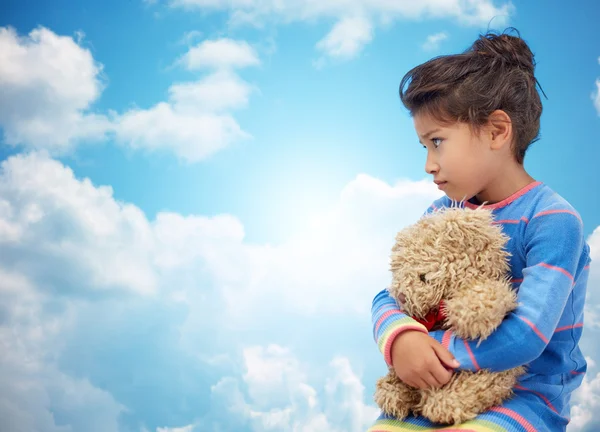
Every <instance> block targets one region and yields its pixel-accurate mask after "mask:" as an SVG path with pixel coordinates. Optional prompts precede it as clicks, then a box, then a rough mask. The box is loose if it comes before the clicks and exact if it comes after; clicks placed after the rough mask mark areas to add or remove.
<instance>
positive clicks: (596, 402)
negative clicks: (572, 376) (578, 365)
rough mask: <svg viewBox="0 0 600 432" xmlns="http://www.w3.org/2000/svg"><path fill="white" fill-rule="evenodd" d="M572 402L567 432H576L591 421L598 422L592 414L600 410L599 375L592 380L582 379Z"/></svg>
mask: <svg viewBox="0 0 600 432" xmlns="http://www.w3.org/2000/svg"><path fill="white" fill-rule="evenodd" d="M573 401H574V405H573V408H572V412H571V422H570V423H569V432H578V431H581V430H583V429H584V427H585V426H586V425H588V424H589V423H590V422H591V421H592V420H596V421H597V420H598V418H594V413H597V412H598V409H600V373H598V374H597V375H596V376H595V377H592V378H589V377H586V378H584V380H583V383H582V385H581V387H580V388H579V389H578V390H577V392H576V393H575V395H574V398H573Z"/></svg>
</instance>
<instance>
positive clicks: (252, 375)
mask: <svg viewBox="0 0 600 432" xmlns="http://www.w3.org/2000/svg"><path fill="white" fill-rule="evenodd" d="M244 359H245V362H244V365H245V369H246V374H245V375H244V376H243V384H244V387H246V388H247V390H248V395H249V396H248V398H246V397H245V396H244V394H243V393H242V392H241V390H240V388H239V384H240V381H238V380H236V379H235V378H232V377H226V378H223V379H222V380H221V381H220V382H219V383H218V384H216V385H215V386H213V395H214V396H215V397H216V398H218V399H219V400H220V402H221V404H222V405H224V406H229V407H230V412H229V415H235V416H236V417H237V418H238V421H241V422H244V421H246V422H247V423H248V424H249V425H251V427H252V428H253V430H255V431H261V432H262V431H278V432H279V431H292V430H294V431H305V432H319V431H324V430H328V431H336V432H342V431H345V432H354V431H357V432H358V431H363V430H365V429H366V428H367V427H369V426H370V425H371V424H372V423H373V421H374V420H375V418H376V417H377V415H378V412H379V411H378V409H377V408H376V407H375V406H373V405H368V404H365V402H364V398H365V394H364V386H363V385H362V384H361V382H360V378H359V377H358V376H357V375H356V374H355V373H354V371H353V370H352V368H351V366H350V363H349V361H348V359H346V358H343V357H337V358H334V359H333V360H332V361H331V362H330V363H329V371H330V373H331V376H329V377H328V378H327V380H326V382H325V385H324V389H323V391H322V395H323V401H321V400H320V398H319V392H318V391H317V390H316V389H315V388H314V387H313V386H312V385H310V384H309V377H308V374H307V370H306V368H307V367H306V366H303V365H302V364H301V363H300V361H298V359H297V358H296V357H295V356H294V355H293V354H292V353H291V351H290V350H288V349H286V348H283V347H280V346H277V345H270V346H267V347H263V346H255V347H249V348H246V349H245V350H244Z"/></svg>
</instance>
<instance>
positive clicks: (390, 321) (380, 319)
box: [371, 289, 428, 366]
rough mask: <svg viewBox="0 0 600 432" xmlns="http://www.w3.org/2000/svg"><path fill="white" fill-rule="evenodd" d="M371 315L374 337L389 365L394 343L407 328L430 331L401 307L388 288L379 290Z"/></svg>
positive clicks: (390, 364)
mask: <svg viewBox="0 0 600 432" xmlns="http://www.w3.org/2000/svg"><path fill="white" fill-rule="evenodd" d="M371 316H372V320H373V338H374V339H375V342H376V343H377V346H378V347H379V351H381V353H382V354H383V357H384V359H385V361H386V363H387V364H388V365H389V366H392V357H391V350H392V343H393V342H394V339H395V338H396V337H397V336H398V335H399V334H400V333H402V332H404V331H407V330H417V331H421V332H424V333H428V332H427V328H426V327H425V326H424V325H423V324H421V323H419V322H417V321H415V320H414V319H412V318H411V317H409V316H408V315H406V314H405V313H404V312H403V311H402V310H401V309H400V307H399V306H398V303H397V302H396V300H394V299H393V298H392V297H391V296H390V294H389V292H388V291H387V289H384V290H382V291H381V292H379V293H378V294H377V295H376V296H375V298H374V299H373V306H372V308H371Z"/></svg>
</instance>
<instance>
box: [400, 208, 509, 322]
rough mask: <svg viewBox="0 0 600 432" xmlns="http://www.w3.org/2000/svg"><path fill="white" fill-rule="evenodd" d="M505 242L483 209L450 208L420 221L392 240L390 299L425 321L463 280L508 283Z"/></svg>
mask: <svg viewBox="0 0 600 432" xmlns="http://www.w3.org/2000/svg"><path fill="white" fill-rule="evenodd" d="M507 241H508V237H507V236H506V235H504V234H503V233H502V230H501V227H500V226H498V225H496V224H493V215H492V213H491V212H490V211H489V210H487V209H485V208H482V207H480V208H477V209H475V210H471V209H468V208H461V207H451V208H445V209H441V210H438V211H435V212H433V213H431V214H429V215H426V216H423V217H422V218H421V219H419V220H418V221H417V222H416V223H415V224H413V225H410V226H408V227H406V228H404V229H403V230H401V231H400V232H399V233H398V234H397V235H396V243H395V245H394V246H393V248H392V255H391V271H392V283H391V285H390V288H389V291H390V295H391V296H392V297H394V298H395V299H396V300H397V301H401V302H402V303H403V306H404V310H405V312H406V313H407V314H408V315H410V316H413V317H416V318H421V319H423V318H425V317H426V315H427V314H428V313H430V312H431V311H434V310H437V308H438V307H439V305H440V302H441V301H442V300H448V299H451V298H452V296H453V295H454V294H455V293H456V292H457V291H458V290H457V289H456V288H457V287H458V286H459V285H460V284H461V283H464V282H465V281H474V280H476V281H481V282H485V281H486V280H489V279H493V280H498V279H501V278H506V275H507V273H508V270H509V266H508V260H507V257H508V256H509V253H508V252H507V251H506V250H505V249H504V246H505V245H506V242H507Z"/></svg>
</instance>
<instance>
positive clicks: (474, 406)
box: [375, 207, 525, 424]
mask: <svg viewBox="0 0 600 432" xmlns="http://www.w3.org/2000/svg"><path fill="white" fill-rule="evenodd" d="M492 222H493V217H492V214H491V212H490V211H489V210H486V209H484V208H478V209H476V210H470V209H463V208H459V207H452V208H447V209H443V210H439V211H437V212H434V213H432V214H430V215H428V216H424V217H423V218H421V219H420V220H419V221H417V222H416V223H415V224H414V225H411V226H409V227H407V228H405V229H403V230H402V231H400V232H399V233H398V234H397V236H396V244H395V245H394V247H393V248H392V256H391V271H392V283H391V286H390V288H389V291H390V295H391V296H392V297H394V298H395V299H396V300H397V301H398V299H399V295H400V294H403V295H404V297H405V302H404V310H405V312H406V313H407V314H408V315H410V316H413V317H417V318H424V317H425V316H426V315H427V313H428V312H430V311H431V310H434V309H436V308H437V307H438V305H439V304H440V301H441V300H444V302H445V315H446V319H445V321H444V322H443V323H442V325H441V327H442V328H445V329H451V330H452V331H453V332H454V334H456V335H457V336H458V337H461V338H464V339H469V340H479V341H482V340H484V339H486V338H487V337H488V336H489V335H490V334H491V333H492V332H493V331H494V330H495V329H496V328H497V327H498V326H499V325H500V323H501V322H502V320H503V319H504V317H505V316H506V314H507V313H509V312H510V311H511V310H513V309H515V308H516V306H517V299H516V294H515V292H514V290H513V289H512V287H511V284H510V280H509V277H508V272H509V264H508V258H509V253H508V252H507V251H506V250H505V249H504V246H505V245H506V242H507V240H508V237H507V236H505V235H504V234H503V233H502V230H501V228H500V227H499V226H498V225H494V224H493V223H492ZM524 372H525V370H524V368H522V367H519V368H514V369H510V370H507V371H503V372H499V373H495V372H491V371H488V370H480V371H478V372H470V371H461V370H458V371H456V372H455V373H454V374H453V376H452V378H451V380H450V382H449V383H448V384H446V385H445V386H443V387H442V388H439V389H426V390H419V389H415V388H412V387H410V386H408V385H406V384H404V383H403V382H402V381H400V380H399V379H398V377H397V376H396V374H395V372H394V370H393V369H390V371H389V373H388V375H387V376H385V377H383V378H381V379H379V380H378V382H377V385H376V391H375V401H376V403H377V404H378V405H379V407H380V408H381V409H382V411H384V412H385V413H387V414H392V415H394V416H395V417H397V418H399V419H403V418H405V417H406V416H408V415H409V414H410V413H413V414H421V415H423V416H425V417H427V418H428V419H429V420H431V421H433V422H436V423H442V424H461V423H464V422H465V421H467V420H470V419H472V418H474V417H475V416H477V414H479V413H481V412H483V411H486V410H487V409H489V408H491V407H493V406H495V405H498V404H500V403H501V402H502V401H504V400H506V399H507V398H509V397H510V396H511V395H512V388H513V387H514V385H515V384H516V381H517V377H518V376H519V375H521V374H522V373H524Z"/></svg>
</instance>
